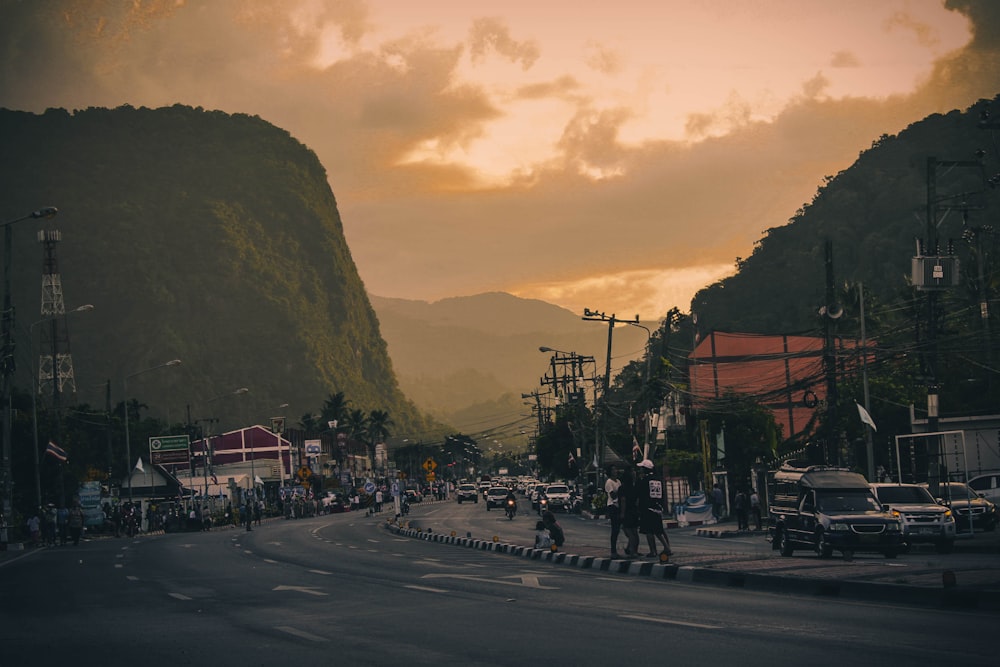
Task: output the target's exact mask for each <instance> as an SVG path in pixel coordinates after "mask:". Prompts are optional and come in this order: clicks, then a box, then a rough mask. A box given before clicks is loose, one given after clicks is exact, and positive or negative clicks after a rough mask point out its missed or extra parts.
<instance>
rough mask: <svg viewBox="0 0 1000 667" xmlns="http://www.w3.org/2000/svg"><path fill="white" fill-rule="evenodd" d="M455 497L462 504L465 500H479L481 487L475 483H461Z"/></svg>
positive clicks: (476, 501)
mask: <svg viewBox="0 0 1000 667" xmlns="http://www.w3.org/2000/svg"><path fill="white" fill-rule="evenodd" d="M455 499H456V500H457V501H458V504H459V505H461V504H462V502H463V501H465V500H471V501H472V502H474V503H478V502H479V489H478V488H477V487H476V485H475V484H459V485H458V489H457V490H456V491H455Z"/></svg>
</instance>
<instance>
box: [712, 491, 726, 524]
mask: <svg viewBox="0 0 1000 667" xmlns="http://www.w3.org/2000/svg"><path fill="white" fill-rule="evenodd" d="M724 500H725V498H724V497H723V495H722V487H721V486H719V483H718V482H716V483H715V486H713V487H712V516H714V517H715V520H716V521H722V503H723V501H724Z"/></svg>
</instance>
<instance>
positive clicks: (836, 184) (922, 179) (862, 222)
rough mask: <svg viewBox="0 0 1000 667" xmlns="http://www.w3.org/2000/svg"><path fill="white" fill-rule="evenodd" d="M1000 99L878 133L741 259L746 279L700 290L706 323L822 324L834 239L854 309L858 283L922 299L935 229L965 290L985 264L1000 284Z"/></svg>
mask: <svg viewBox="0 0 1000 667" xmlns="http://www.w3.org/2000/svg"><path fill="white" fill-rule="evenodd" d="M998 104H1000V101H998V100H997V99H994V100H992V101H989V100H982V101H980V102H979V103H978V104H976V105H974V106H973V107H970V108H969V109H967V110H965V111H959V110H955V111H952V112H950V113H948V114H935V115H932V116H929V117H927V118H924V119H922V120H920V121H917V122H915V123H913V124H911V125H910V126H909V127H907V128H906V129H905V130H903V131H902V132H900V133H899V134H898V135H894V136H890V135H883V136H881V137H876V138H873V141H872V144H871V147H870V148H869V149H867V150H865V151H863V152H862V153H861V154H860V155H859V156H858V159H857V160H856V161H855V162H854V164H852V165H851V166H850V167H849V168H847V169H845V170H844V171H842V172H840V173H838V174H835V175H830V176H826V177H825V178H824V179H823V184H822V185H821V186H820V187H819V188H818V189H817V192H816V195H815V196H814V197H813V199H812V201H810V202H807V203H805V204H804V205H803V207H802V208H800V209H799V210H798V211H797V212H795V214H794V215H793V216H792V217H791V219H790V220H788V221H787V222H786V223H785V224H782V225H779V226H775V227H773V228H771V229H768V230H766V231H765V232H764V235H763V237H762V238H761V239H760V240H759V241H758V242H757V243H756V245H755V247H754V249H753V252H752V253H751V255H750V256H749V257H746V258H737V260H736V264H737V266H738V269H739V270H738V272H737V273H736V274H735V275H733V276H731V277H728V278H725V279H723V280H721V281H719V282H717V283H715V284H713V285H709V286H707V287H705V288H704V289H702V290H700V291H699V292H698V293H697V294H696V295H695V297H694V299H693V300H692V303H691V311H692V313H694V314H696V315H697V316H698V327H699V329H700V330H701V331H702V332H707V331H710V330H725V331H744V332H753V333H780V332H796V331H807V330H815V329H816V328H817V326H818V319H817V311H818V309H819V308H820V307H822V306H824V305H825V302H826V268H825V245H826V242H827V241H829V242H830V244H831V246H832V269H833V274H834V282H835V284H836V288H837V292H838V299H841V300H845V303H844V305H849V304H847V303H846V299H847V296H848V295H844V294H843V291H844V287H845V286H847V285H850V286H856V285H857V284H858V283H862V284H863V285H864V287H865V289H866V290H868V291H869V292H871V293H872V294H873V295H874V296H875V297H877V298H878V299H879V300H880V301H881V302H885V303H889V302H893V301H896V300H898V299H899V298H903V299H909V298H912V297H913V296H914V291H913V289H912V288H911V287H910V285H909V280H910V273H911V258H912V257H913V256H914V255H916V254H917V243H918V241H919V240H920V239H927V237H928V230H929V227H931V226H932V224H933V229H934V233H935V234H936V235H937V236H938V238H939V240H940V250H941V252H942V253H948V248H949V245H950V246H951V248H952V249H953V250H954V252H955V254H956V255H957V256H958V257H959V258H960V260H961V266H962V267H963V269H964V279H963V281H962V287H960V288H958V289H956V290H952V292H953V293H954V294H961V293H965V294H969V290H972V291H974V290H975V285H976V284H978V283H979V282H980V281H981V279H980V278H979V277H978V276H976V274H975V270H976V267H978V266H982V267H983V269H984V273H983V279H985V280H988V281H992V282H996V269H995V268H993V267H994V266H995V262H993V261H991V257H994V256H996V250H997V249H998V248H997V237H996V235H995V234H993V231H992V224H993V223H992V219H993V218H994V217H995V215H996V214H995V211H996V210H997V206H998V205H1000V192H998V190H997V189H996V187H995V186H996V184H997V183H998V182H1000V179H998V178H997V177H996V176H993V175H994V174H997V172H998V171H1000V150H998V148H997V146H998V144H997V141H996V137H995V134H996V130H997V129H998V128H1000V125H998V124H997V122H996V121H995V120H991V119H993V118H996V117H997V113H996V109H995V107H997V105H998ZM991 110H992V111H991ZM991 113H992V115H991ZM984 117H985V120H984ZM929 161H933V162H934V164H935V167H934V168H933V169H931V168H930V167H929ZM929 199H933V200H934V201H933V203H932V204H931V203H929ZM931 207H933V209H934V213H933V217H934V219H933V223H931V221H929V220H928V218H929V217H930V214H929V209H930V208H931ZM976 230H979V231H978V233H977V232H976ZM977 243H979V244H980V245H979V246H978V249H977V245H976V244H977ZM926 254H933V253H932V252H931V250H930V249H928V250H927V253H926ZM980 255H981V256H982V257H983V258H984V261H983V262H982V263H980V262H978V261H977V257H979V256H980ZM970 272H971V273H970ZM995 287H996V286H995V285H994V288H995ZM977 310H978V309H977Z"/></svg>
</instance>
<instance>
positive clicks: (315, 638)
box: [274, 625, 329, 642]
mask: <svg viewBox="0 0 1000 667" xmlns="http://www.w3.org/2000/svg"><path fill="white" fill-rule="evenodd" d="M274 629H275V630H281V631H282V632H287V633H288V634H290V635H293V636H295V637H298V638H299V639H308V640H309V641H311V642H325V641H329V640H328V639H327V638H326V637H320V636H319V635H314V634H312V633H311V632H306V631H305V630H299V629H298V628H293V627H291V626H288V625H276V626H274Z"/></svg>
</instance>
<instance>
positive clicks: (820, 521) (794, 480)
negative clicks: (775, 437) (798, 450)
mask: <svg viewBox="0 0 1000 667" xmlns="http://www.w3.org/2000/svg"><path fill="white" fill-rule="evenodd" d="M768 491H769V494H768V495H769V496H770V507H769V508H768V512H769V514H770V525H769V526H768V538H769V539H770V540H771V548H773V549H775V550H777V551H780V552H781V555H782V556H791V555H792V553H793V552H794V551H795V549H803V548H804V549H810V550H813V551H815V552H816V553H817V554H818V555H819V556H820V557H821V558H829V557H830V556H831V555H832V554H833V552H834V551H835V550H836V551H839V552H841V553H842V554H843V556H844V558H851V557H852V556H853V555H854V552H855V551H864V552H869V551H872V552H877V553H881V554H883V555H884V556H885V557H886V558H895V557H896V555H897V554H899V553H900V552H901V551H903V549H904V544H903V532H902V525H901V523H900V521H899V519H897V518H896V517H894V516H893V515H892V514H891V513H890V512H889V511H888V508H887V507H883V506H882V505H880V504H879V502H878V500H877V499H876V498H875V496H874V495H873V494H872V490H871V488H870V487H869V486H868V482H867V481H866V480H865V478H864V477H863V476H861V475H859V474H857V473H855V472H851V471H849V470H846V469H843V468H832V467H828V466H809V465H805V464H802V463H799V462H796V461H786V462H785V464H784V465H782V466H781V468H780V469H779V470H777V471H774V472H772V473H770V474H769V479H768Z"/></svg>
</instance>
